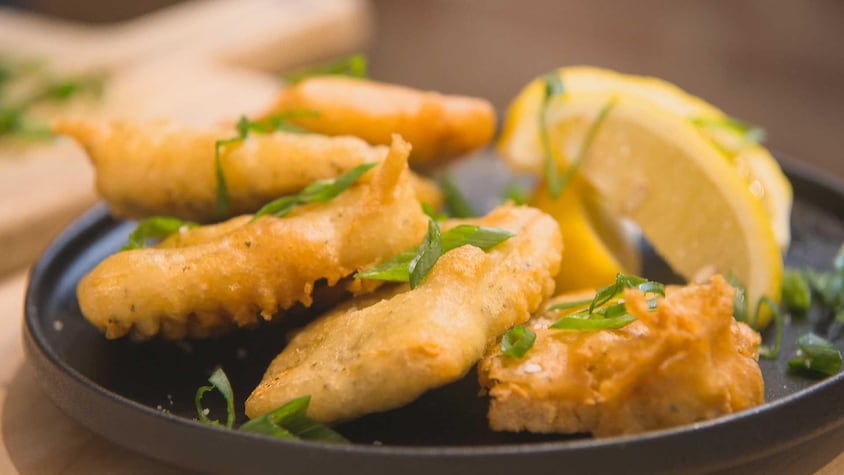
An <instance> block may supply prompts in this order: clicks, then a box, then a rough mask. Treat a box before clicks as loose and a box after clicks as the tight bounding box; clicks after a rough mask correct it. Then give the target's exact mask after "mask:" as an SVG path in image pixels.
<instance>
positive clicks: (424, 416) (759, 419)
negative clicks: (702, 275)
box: [25, 159, 844, 475]
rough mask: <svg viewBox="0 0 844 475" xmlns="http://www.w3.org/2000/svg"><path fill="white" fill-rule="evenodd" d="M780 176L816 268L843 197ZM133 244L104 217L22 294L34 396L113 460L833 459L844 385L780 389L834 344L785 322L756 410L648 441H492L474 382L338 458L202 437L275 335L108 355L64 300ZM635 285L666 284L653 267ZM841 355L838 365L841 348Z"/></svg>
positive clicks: (489, 181) (462, 466)
mask: <svg viewBox="0 0 844 475" xmlns="http://www.w3.org/2000/svg"><path fill="white" fill-rule="evenodd" d="M787 170H788V172H789V175H790V176H791V179H792V183H793V184H794V191H795V196H796V200H795V206H794V213H793V218H792V220H793V222H792V232H793V243H792V246H791V250H790V251H789V254H788V257H787V263H788V264H789V265H792V266H813V267H819V268H827V267H829V265H830V262H831V259H832V257H833V255H834V254H835V252H836V250H837V248H838V246H839V245H840V243H841V242H842V241H844V187H842V185H841V184H837V183H833V182H830V181H828V180H827V179H825V178H824V177H822V176H819V175H817V174H815V173H812V172H811V171H809V170H805V169H803V168H800V167H796V166H789V167H787ZM461 173H462V175H458V179H459V180H458V181H463V182H464V184H465V185H467V187H468V189H469V190H470V191H471V192H472V193H471V194H472V197H473V198H475V201H476V202H477V203H479V204H481V205H482V206H483V204H484V202H486V204H489V202H491V201H494V200H495V196H497V195H496V194H495V192H491V191H490V190H492V189H494V186H493V185H495V184H501V183H503V181H504V180H506V177H505V176H504V175H503V174H502V173H501V172H500V170H498V169H496V167H495V166H493V165H492V164H491V163H490V162H487V161H486V160H485V159H481V160H480V161H477V163H476V164H475V165H469V166H468V167H466V168H464V169H463V170H462V171H461ZM460 178H462V180H460ZM131 228H132V224H131V223H127V222H120V221H115V220H113V219H112V218H111V217H110V216H109V215H108V213H107V212H106V209H105V208H104V207H102V206H100V207H97V208H95V209H93V210H91V211H90V212H89V213H87V214H86V215H84V216H83V217H81V218H79V220H77V221H76V222H75V223H74V224H73V225H72V226H71V227H70V228H69V229H67V230H66V231H65V232H64V234H62V235H61V236H60V237H59V238H58V239H57V240H56V241H55V242H54V243H53V245H52V246H51V247H50V248H49V249H48V250H47V252H46V253H45V254H44V256H43V257H42V258H41V260H40V261H39V262H38V264H37V265H36V266H35V268H34V270H33V272H32V278H31V281H30V284H29V289H28V291H27V296H26V326H25V340H26V348H27V350H28V354H29V358H30V360H31V361H32V362H33V363H34V365H35V368H36V370H37V372H38V379H39V381H40V382H41V384H42V386H43V387H44V390H45V392H46V393H47V394H48V395H49V396H50V397H51V398H52V399H53V400H54V401H55V403H56V404H57V405H58V406H59V407H61V408H62V409H63V410H64V411H65V412H67V413H68V414H69V415H70V416H72V417H74V418H75V419H77V420H79V421H80V422H81V423H83V424H84V425H86V426H88V427H89V428H91V429H92V430H94V431H95V432H98V433H100V434H102V435H103V436H105V437H106V438H108V439H110V440H112V441H114V442H116V443H118V444H120V445H123V446H126V447H128V448H130V449H132V450H136V451H138V452H141V453H143V454H145V455H148V456H151V457H154V458H158V459H161V460H164V461H167V462H170V463H173V464H175V465H178V466H182V467H185V468H188V469H194V470H200V471H204V472H224V473H281V472H284V473H352V474H368V473H401V474H402V475H410V474H426V475H427V474H432V473H433V474H437V475H442V474H448V473H461V474H465V473H502V474H508V475H512V474H514V473H528V474H531V475H534V474H540V473H552V472H554V473H557V472H560V471H561V470H565V471H567V472H568V473H601V472H611V471H613V472H617V471H624V472H630V471H635V472H640V473H662V472H683V473H692V472H713V471H723V470H728V471H736V472H740V473H757V472H758V473H766V474H769V473H781V472H782V470H783V469H784V468H785V467H794V465H793V463H794V461H795V460H796V461H798V469H799V470H800V471H805V472H810V471H812V470H814V469H816V468H818V467H820V466H822V465H823V464H824V463H826V462H827V461H829V460H830V459H831V458H833V457H834V456H835V455H837V454H838V453H840V452H841V451H842V450H844V442H842V441H844V373H839V374H838V375H837V376H835V377H832V378H828V379H826V380H823V381H814V380H807V379H803V378H799V377H795V376H791V375H789V374H787V373H786V361H787V360H788V358H789V357H790V355H792V354H793V353H794V350H795V347H794V341H795V339H796V337H797V336H798V335H799V334H802V333H804V332H806V331H808V330H810V329H812V330H814V331H815V332H818V333H820V334H822V335H829V334H830V333H831V332H832V333H838V332H840V328H836V325H834V324H830V322H829V321H824V320H823V319H821V318H819V316H818V315H817V314H810V315H809V316H808V317H806V318H803V319H795V320H793V321H792V322H791V324H790V325H789V326H788V327H787V329H786V331H785V335H784V338H783V348H782V352H781V355H780V357H779V359H778V360H776V361H762V362H761V363H760V365H761V367H762V372H763V374H764V377H765V382H766V400H767V403H765V404H764V405H762V406H760V407H757V408H755V409H753V410H750V411H746V412H742V413H739V414H735V415H731V416H728V417H723V418H720V419H717V420H714V421H709V422H704V423H700V424H694V425H690V426H684V427H679V428H676V429H671V430H665V431H658V432H652V433H648V434H644V435H638V436H632V437H619V438H609V439H602V440H596V439H591V438H587V437H570V436H539V435H528V434H506V433H495V432H492V431H490V430H489V429H488V428H487V426H486V418H485V412H486V406H487V401H485V400H484V399H482V398H479V397H478V396H477V393H478V384H477V382H476V375H475V374H470V375H468V376H467V377H466V378H464V379H463V380H461V381H459V382H457V383H454V384H451V385H449V386H446V387H443V388H440V389H437V390H434V391H431V392H429V393H427V394H426V395H424V396H423V397H421V398H420V399H419V400H417V401H416V402H414V403H412V404H410V405H408V406H406V407H404V408H401V409H397V410H394V411H390V412H388V413H382V414H374V415H370V416H367V417H364V418H361V419H359V420H357V421H354V422H350V423H346V424H343V425H340V426H338V427H337V430H338V431H339V432H341V433H343V434H345V435H346V436H347V437H348V438H350V439H351V440H352V441H354V444H352V445H348V446H340V445H326V444H322V443H307V442H296V441H288V440H281V439H272V438H267V437H263V436H258V435H252V434H245V433H239V432H235V431H229V430H224V429H219V428H216V427H210V426H207V425H203V424H200V423H199V422H196V421H195V420H194V419H193V418H194V417H195V409H194V401H193V398H194V393H195V391H196V388H197V387H199V386H201V385H203V384H206V381H205V379H206V377H207V376H208V374H209V373H210V371H211V370H212V369H213V368H214V367H215V366H217V365H222V366H223V367H224V368H225V370H226V372H227V373H228V375H229V376H230V378H231V379H232V384H233V387H234V390H235V394H236V397H237V407H239V408H242V407H243V401H244V399H245V398H246V396H247V395H248V394H249V393H250V391H251V390H252V388H253V387H254V386H255V385H256V384H257V382H258V381H259V379H260V377H261V374H262V373H263V371H264V369H265V368H266V366H267V364H268V362H269V361H270V360H271V359H272V358H273V357H274V356H275V355H276V354H277V353H278V352H279V351H280V350H281V349H282V346H283V341H284V332H285V330H286V329H285V328H284V327H281V326H267V327H265V328H263V329H262V330H263V331H259V332H256V331H249V332H246V331H244V332H239V333H235V334H233V335H229V336H227V337H225V338H221V339H218V340H214V341H203V342H192V343H177V344H173V343H166V342H160V341H153V342H148V343H143V344H138V343H133V342H131V341H128V340H125V339H124V340H118V341H107V340H105V339H104V338H103V337H102V335H100V333H99V332H98V331H96V330H95V329H94V328H93V327H92V326H90V325H89V324H88V323H87V322H86V321H85V320H84V319H83V318H82V316H81V315H80V313H79V308H78V304H77V301H76V296H75V288H76V284H77V282H78V281H79V279H80V277H81V276H83V275H84V274H85V273H86V272H88V271H89V270H90V269H91V268H92V267H94V266H95V265H96V264H97V263H98V262H99V261H100V260H102V259H103V258H105V257H106V256H108V255H110V254H112V253H114V252H115V251H117V250H118V249H119V248H120V246H121V245H122V244H123V243H124V242H125V239H126V236H127V234H128V232H129V231H130V229H131ZM646 256H648V255H647V254H646ZM645 273H646V275H649V276H650V277H653V278H658V279H665V278H670V276H669V275H667V274H666V269H665V268H664V265H662V264H661V263H660V262H659V260H658V259H657V258H655V257H654V256H653V255H652V254H651V255H650V256H649V257H646V268H645ZM769 333H770V332H769ZM765 336H766V337H767V338H770V337H772V335H771V334H767V335H765ZM833 336H835V335H833ZM837 344H838V347H839V348H840V349H842V350H844V338H839V339H838V340H837ZM241 412H242V411H241ZM789 464H792V465H789Z"/></svg>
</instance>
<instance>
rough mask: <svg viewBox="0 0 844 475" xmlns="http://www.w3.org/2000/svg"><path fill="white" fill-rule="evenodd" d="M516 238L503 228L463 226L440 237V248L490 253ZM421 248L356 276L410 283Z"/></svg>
mask: <svg viewBox="0 0 844 475" xmlns="http://www.w3.org/2000/svg"><path fill="white" fill-rule="evenodd" d="M513 236H515V234H513V233H511V232H510V231H507V230H506V229H501V228H489V227H485V226H473V225H469V224H461V225H459V226H456V227H454V228H452V229H449V230H448V231H445V232H443V233H442V234H441V235H440V246H441V247H442V253H443V254H445V253H447V252H449V251H451V250H453V249H456V248H458V247H460V246H465V245H469V246H475V247H477V248H479V249H481V250H483V251H488V250H490V249H492V248H493V247H495V246H497V245H499V244H501V243H502V242H504V241H506V240H508V239H510V238H511V237H513ZM426 239H427V237H426ZM420 247H421V246H417V247H414V248H413V249H410V250H407V251H405V252H402V253H401V254H399V255H397V256H396V257H393V258H391V259H388V260H386V261H384V262H382V263H381V264H379V265H377V266H375V267H373V268H372V269H367V270H364V271H360V272H358V273H357V274H355V278H357V279H372V280H385V281H390V282H409V281H410V270H409V266H410V263H411V261H413V259H414V258H415V257H416V255H417V254H418V253H419V252H420Z"/></svg>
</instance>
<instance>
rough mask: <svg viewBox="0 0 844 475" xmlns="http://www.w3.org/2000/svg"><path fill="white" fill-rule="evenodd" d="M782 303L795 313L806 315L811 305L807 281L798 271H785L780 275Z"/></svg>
mask: <svg viewBox="0 0 844 475" xmlns="http://www.w3.org/2000/svg"><path fill="white" fill-rule="evenodd" d="M782 302H783V304H784V305H785V307H786V308H787V309H788V310H790V311H792V312H795V313H800V314H802V313H806V311H807V310H809V307H810V306H811V305H812V291H811V289H809V281H808V280H807V279H806V277H805V276H804V275H803V274H802V273H801V272H799V271H796V270H792V269H786V270H785V272H783V275H782Z"/></svg>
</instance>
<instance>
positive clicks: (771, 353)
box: [753, 296, 784, 360]
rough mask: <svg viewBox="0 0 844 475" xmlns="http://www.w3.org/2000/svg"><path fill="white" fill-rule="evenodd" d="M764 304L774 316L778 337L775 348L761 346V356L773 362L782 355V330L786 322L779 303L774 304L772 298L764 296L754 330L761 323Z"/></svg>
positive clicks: (756, 314)
mask: <svg viewBox="0 0 844 475" xmlns="http://www.w3.org/2000/svg"><path fill="white" fill-rule="evenodd" d="M762 304H765V305H766V306H767V307H768V308H769V309H770V310H771V313H772V314H773V315H774V325H775V327H776V328H775V330H776V336H775V339H774V346H773V348H772V347H770V346H768V345H760V346H759V356H761V357H762V358H765V359H769V360H772V359H775V358H776V357H777V355H779V354H780V344H781V343H782V330H783V325H784V322H783V319H782V313H781V312H780V307H779V305H777V303H776V302H774V300H773V299H771V298H770V297H766V296H763V297H762V298H761V299H759V303H758V304H757V305H756V313H755V314H754V316H753V327H754V328H756V327H758V325H757V322H758V321H759V312H760V311H761V310H762Z"/></svg>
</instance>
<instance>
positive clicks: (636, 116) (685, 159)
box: [545, 93, 782, 326]
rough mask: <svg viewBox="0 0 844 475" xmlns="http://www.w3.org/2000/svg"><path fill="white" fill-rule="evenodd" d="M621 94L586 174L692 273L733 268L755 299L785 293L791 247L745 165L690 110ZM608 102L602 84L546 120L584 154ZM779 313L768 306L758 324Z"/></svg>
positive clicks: (557, 143)
mask: <svg viewBox="0 0 844 475" xmlns="http://www.w3.org/2000/svg"><path fill="white" fill-rule="evenodd" d="M615 100H616V104H615V107H614V108H613V109H612V111H611V112H610V114H609V115H608V116H607V117H606V119H605V120H604V123H603V124H602V126H601V127H600V129H599V130H598V131H597V133H596V135H595V136H594V139H593V141H592V143H591V146H590V147H589V149H588V151H587V152H586V154H585V155H584V157H583V161H582V163H581V164H580V171H579V173H580V174H581V175H582V177H583V178H585V179H586V180H587V181H588V182H589V183H590V184H591V186H592V187H593V188H594V190H595V191H596V193H597V194H598V195H599V196H600V197H601V198H602V199H603V202H604V203H605V204H606V205H607V206H608V208H609V209H610V210H611V211H613V212H614V213H617V214H618V215H621V216H625V217H629V218H630V219H632V220H633V221H634V222H636V223H637V224H638V225H639V226H640V228H641V229H642V233H643V234H644V235H645V237H646V238H647V239H648V240H649V241H650V242H651V244H652V245H653V246H654V248H655V249H656V251H657V252H658V253H659V254H660V255H662V256H663V258H664V259H665V260H666V262H667V263H668V264H669V265H670V266H671V267H672V269H674V271H676V272H678V273H679V274H681V275H682V276H683V277H685V278H686V279H688V280H691V281H695V280H700V279H702V278H706V277H708V276H709V275H711V274H713V273H716V272H718V273H723V274H728V273H732V274H734V275H735V276H736V277H737V278H738V279H739V281H741V282H743V283H744V285H745V286H746V288H747V296H748V301H749V302H751V303H752V304H753V305H755V303H756V302H758V301H759V299H760V298H761V297H762V296H769V297H772V298H773V299H774V300H777V301H778V299H779V294H780V283H781V277H782V256H781V254H780V250H779V247H778V245H777V241H776V239H775V236H774V233H773V229H772V226H771V222H770V220H769V218H768V216H767V214H766V213H765V210H764V208H763V206H762V204H761V202H760V201H759V200H758V199H757V198H756V197H755V196H754V195H753V194H752V193H751V191H750V188H749V187H748V186H747V183H746V181H745V180H744V179H743V178H742V177H741V176H740V174H739V173H737V172H736V170H735V167H734V166H733V165H732V164H731V163H730V162H729V161H727V160H724V158H723V156H722V155H721V154H720V153H719V151H718V149H717V148H716V147H714V146H713V144H712V142H711V140H710V139H709V138H708V137H706V136H705V135H704V134H702V133H701V131H700V130H699V129H698V128H697V127H695V126H694V125H692V124H691V122H690V121H688V120H686V119H685V118H682V117H679V116H677V115H676V114H673V113H671V112H668V111H665V110H664V109H662V108H659V107H654V106H653V104H652V103H651V102H649V101H647V100H642V99H639V98H636V97H631V96H623V95H622V96H617V97H616V99H615ZM606 102H607V99H606V95H605V94H600V93H597V94H586V93H584V94H578V95H576V96H575V95H563V96H558V97H557V98H554V99H552V101H551V102H550V103H549V104H548V107H547V109H546V111H545V114H546V116H545V121H546V124H547V125H548V127H549V131H548V132H549V137H550V139H551V143H552V146H553V148H554V149H555V150H561V151H563V154H564V155H567V156H574V155H572V154H570V153H569V151H571V150H579V149H580V147H581V146H582V141H583V137H584V136H585V134H586V130H587V129H588V128H589V126H590V124H592V123H593V121H594V120H595V118H596V117H597V115H598V113H599V112H600V110H601V109H602V108H603V107H604V106H605V105H606ZM561 167H562V168H565V167H566V165H565V164H561ZM571 191H573V190H566V191H565V192H564V193H568V192H571ZM567 248H568V249H573V248H572V247H570V246H568V245H567ZM769 318H770V315H769V314H763V315H760V321H759V322H758V324H759V325H760V326H764V325H765V324H767V321H768V320H769Z"/></svg>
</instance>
